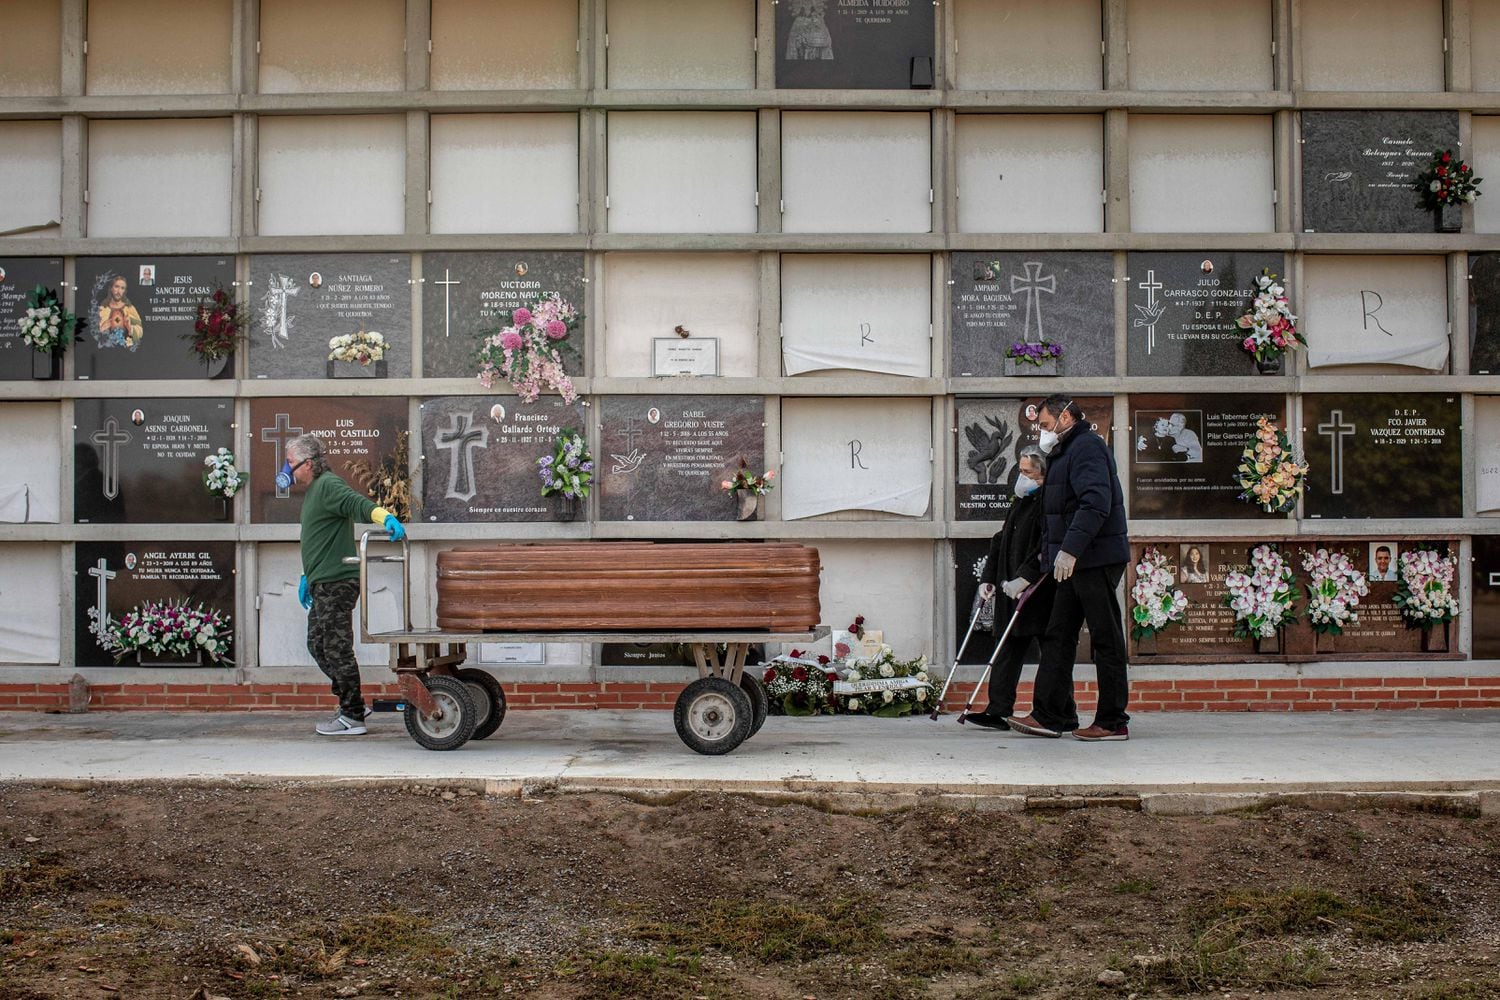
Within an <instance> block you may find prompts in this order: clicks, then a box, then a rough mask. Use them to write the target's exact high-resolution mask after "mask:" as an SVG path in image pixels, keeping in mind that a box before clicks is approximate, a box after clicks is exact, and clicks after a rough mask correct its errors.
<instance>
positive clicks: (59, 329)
mask: <svg viewBox="0 0 1500 1000" xmlns="http://www.w3.org/2000/svg"><path fill="white" fill-rule="evenodd" d="M20 325H21V340H22V342H23V343H25V344H26V346H27V347H29V348H31V349H32V350H33V351H36V352H37V353H38V354H50V353H52V352H53V351H57V350H61V349H63V348H65V347H67V346H68V345H69V344H70V343H72V342H73V340H74V338H75V337H77V335H78V328H79V326H80V325H81V322H80V320H79V319H78V317H77V316H74V315H73V314H72V313H70V312H68V311H67V310H65V309H63V307H62V301H61V300H60V299H58V297H57V293H56V292H54V291H53V290H52V289H50V288H46V287H44V286H42V285H37V286H36V288H34V289H32V291H31V294H30V295H28V296H27V297H26V314H25V315H24V316H22V317H21V320H20Z"/></svg>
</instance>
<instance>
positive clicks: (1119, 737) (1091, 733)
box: [1073, 725, 1130, 743]
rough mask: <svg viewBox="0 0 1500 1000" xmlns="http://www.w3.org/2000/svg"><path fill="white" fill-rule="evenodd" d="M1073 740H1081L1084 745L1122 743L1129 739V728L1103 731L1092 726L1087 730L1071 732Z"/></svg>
mask: <svg viewBox="0 0 1500 1000" xmlns="http://www.w3.org/2000/svg"><path fill="white" fill-rule="evenodd" d="M1073 738H1074V739H1075V740H1083V742H1085V743H1109V742H1115V743H1123V742H1124V741H1125V740H1128V739H1130V728H1129V727H1128V726H1121V727H1120V728H1119V729H1105V728H1104V727H1103V726H1099V725H1094V726H1089V727H1088V728H1087V729H1075V730H1073Z"/></svg>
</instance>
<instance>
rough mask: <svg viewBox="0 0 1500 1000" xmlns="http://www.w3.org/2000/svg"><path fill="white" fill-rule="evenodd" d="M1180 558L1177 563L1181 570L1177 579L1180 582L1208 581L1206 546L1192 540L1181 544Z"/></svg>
mask: <svg viewBox="0 0 1500 1000" xmlns="http://www.w3.org/2000/svg"><path fill="white" fill-rule="evenodd" d="M1181 553H1182V555H1181V558H1180V559H1179V561H1178V565H1179V566H1180V567H1181V572H1180V574H1179V576H1178V580H1179V581H1181V582H1182V583H1207V582H1208V546H1206V545H1203V544H1200V543H1197V542H1194V543H1189V544H1187V545H1183V546H1181Z"/></svg>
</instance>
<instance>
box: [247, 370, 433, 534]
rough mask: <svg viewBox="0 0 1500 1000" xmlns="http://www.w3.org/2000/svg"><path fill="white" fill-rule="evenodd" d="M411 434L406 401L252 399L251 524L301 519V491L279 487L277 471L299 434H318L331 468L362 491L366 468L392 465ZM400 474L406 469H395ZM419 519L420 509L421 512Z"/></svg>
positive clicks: (381, 399) (372, 399)
mask: <svg viewBox="0 0 1500 1000" xmlns="http://www.w3.org/2000/svg"><path fill="white" fill-rule="evenodd" d="M406 433H407V413H406V398H405V397H401V398H389V397H379V396H347V397H342V398H338V399H326V398H319V397H313V396H297V397H293V398H285V399H276V398H268V399H252V400H251V401H250V427H249V429H248V431H247V433H246V436H247V437H248V438H249V447H248V448H247V449H246V451H248V452H249V453H250V458H251V466H250V468H251V475H250V479H249V482H248V483H247V484H246V486H245V488H246V489H247V490H249V491H250V520H251V521H253V522H255V523H257V524H266V523H270V524H295V523H297V522H298V521H299V520H300V519H301V517H302V494H303V492H304V490H303V488H302V487H300V486H295V485H294V486H293V487H292V488H291V489H290V490H287V491H281V490H278V489H277V488H276V482H275V477H276V472H277V470H278V469H280V468H281V465H282V463H283V462H284V461H285V460H286V444H287V442H288V441H290V440H291V439H292V438H294V437H297V436H298V435H300V434H316V435H318V436H319V437H321V438H322V439H323V442H324V444H325V445H326V446H327V452H328V468H329V470H330V471H331V472H333V473H334V474H335V475H337V476H339V477H340V478H342V479H343V480H344V481H345V482H347V483H348V484H349V485H350V486H352V487H353V488H354V489H355V490H357V491H358V492H360V493H366V492H367V491H366V490H365V489H364V488H363V486H362V485H361V483H360V480H359V475H358V474H359V472H360V471H361V470H362V469H364V468H374V467H377V466H379V465H380V464H381V463H383V462H385V461H387V460H388V459H390V460H392V461H394V460H395V456H396V454H397V452H398V451H400V450H401V446H402V443H403V439H404V438H405V436H406ZM397 471H398V472H399V473H400V474H401V475H402V476H405V475H407V474H408V471H407V469H405V468H400V469H398V470H397ZM418 516H420V511H419V512H418Z"/></svg>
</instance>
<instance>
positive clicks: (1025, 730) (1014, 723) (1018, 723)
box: [1005, 715, 1062, 740]
mask: <svg viewBox="0 0 1500 1000" xmlns="http://www.w3.org/2000/svg"><path fill="white" fill-rule="evenodd" d="M1005 724H1006V725H1008V726H1010V728H1012V729H1014V730H1015V731H1016V732H1018V733H1022V734H1024V735H1026V736H1044V737H1046V738H1047V739H1049V740H1055V739H1057V738H1058V737H1059V736H1061V735H1062V733H1060V732H1058V731H1057V730H1055V729H1048V728H1047V727H1046V726H1044V725H1042V724H1041V723H1040V722H1038V721H1036V720H1035V719H1033V718H1032V717H1031V716H1029V715H1012V716H1010V717H1009V718H1007V719H1006V720H1005Z"/></svg>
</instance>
